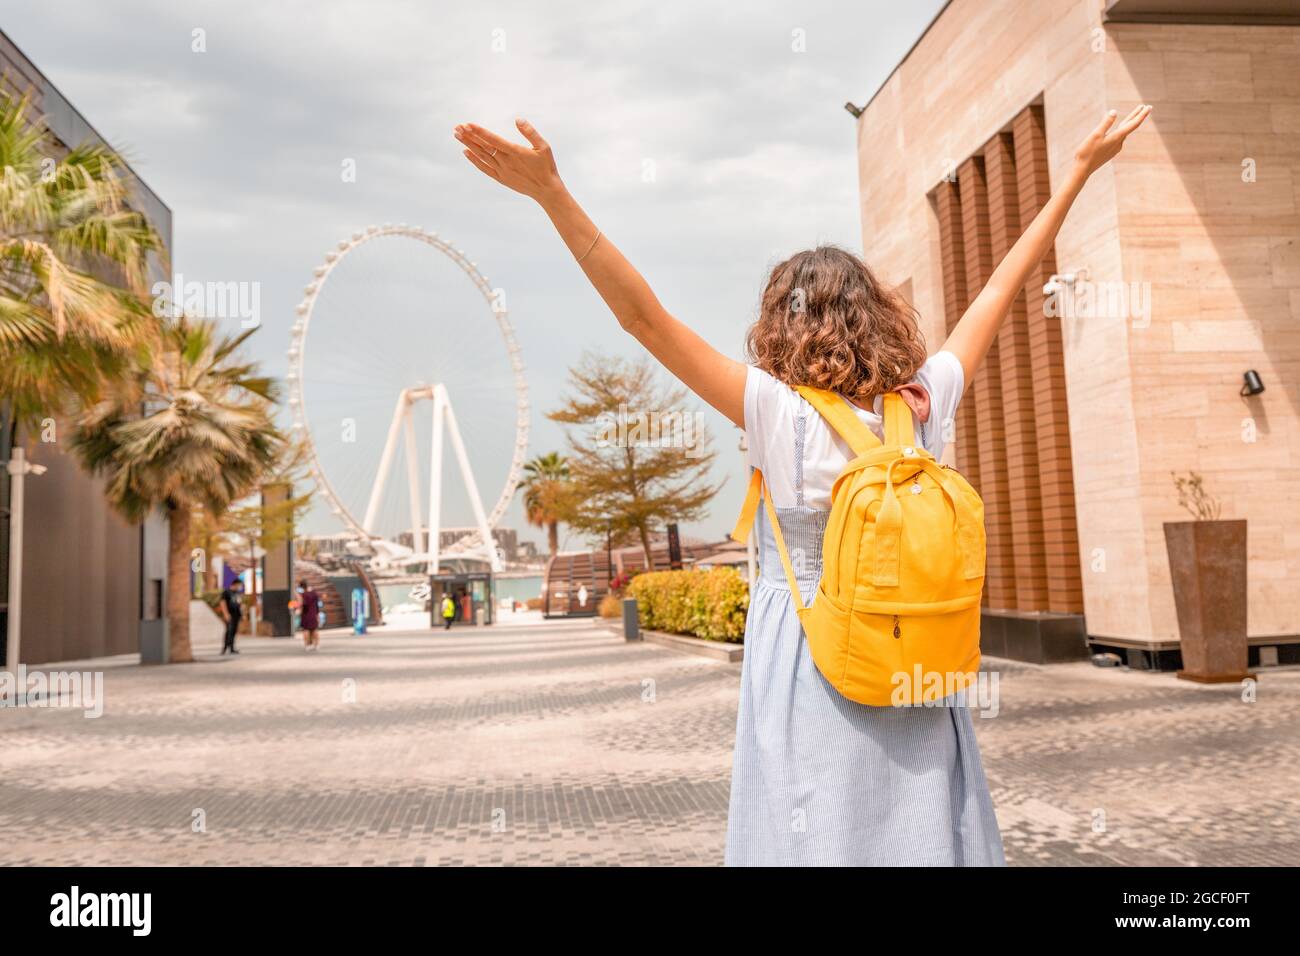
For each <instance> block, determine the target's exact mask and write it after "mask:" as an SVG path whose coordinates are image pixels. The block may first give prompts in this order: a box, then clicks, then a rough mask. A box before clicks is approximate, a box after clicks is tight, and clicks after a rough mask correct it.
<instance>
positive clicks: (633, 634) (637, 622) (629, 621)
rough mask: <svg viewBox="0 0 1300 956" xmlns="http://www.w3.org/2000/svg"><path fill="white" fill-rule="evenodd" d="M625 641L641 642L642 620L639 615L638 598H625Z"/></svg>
mask: <svg viewBox="0 0 1300 956" xmlns="http://www.w3.org/2000/svg"><path fill="white" fill-rule="evenodd" d="M623 639H624V640H627V641H639V640H641V618H640V616H639V615H638V614H637V606H636V598H623Z"/></svg>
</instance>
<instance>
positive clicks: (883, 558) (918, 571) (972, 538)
mask: <svg viewBox="0 0 1300 956" xmlns="http://www.w3.org/2000/svg"><path fill="white" fill-rule="evenodd" d="M798 391H799V394H800V395H802V396H803V397H804V398H805V399H807V401H808V403H809V404H810V405H812V407H813V408H815V409H816V410H817V412H818V413H819V414H821V416H822V417H823V418H825V419H826V421H827V422H828V423H829V424H830V426H831V427H832V428H834V429H835V431H837V432H838V433H839V434H840V436H841V437H843V438H844V440H845V441H846V442H848V444H849V447H850V448H851V449H852V450H853V454H854V458H853V459H852V460H851V461H850V462H849V463H848V464H847V465H845V466H844V470H843V471H842V472H840V475H839V477H838V478H836V479H835V485H834V486H833V488H832V490H831V513H830V517H829V518H828V520H827V523H826V534H825V537H824V538H823V539H822V577H821V583H820V584H819V585H818V588H817V594H816V596H815V597H814V599H813V601H812V603H811V604H809V605H808V606H806V607H805V606H804V603H803V599H802V598H801V597H800V595H799V585H798V582H797V581H796V579H795V573H794V568H793V567H792V566H791V564H790V555H789V553H788V552H787V551H786V548H785V540H784V538H783V537H782V535H781V526H780V524H778V523H777V518H776V510H775V509H774V508H773V506H772V498H771V495H770V494H767V493H765V491H764V486H763V476H762V473H761V472H759V471H758V469H755V470H754V474H753V476H752V477H751V480H750V484H749V493H748V494H747V495H746V498H745V506H744V508H743V509H742V510H741V513H740V520H739V521H738V522H737V523H736V530H735V531H733V532H732V537H733V538H735V539H736V540H737V541H742V542H743V541H745V540H746V539H747V538H748V537H749V532H750V528H751V527H752V526H753V523H754V516H755V515H756V514H757V512H758V502H759V499H760V498H761V499H762V500H763V502H764V505H765V506H766V509H767V517H768V521H769V522H770V523H771V525H772V534H773V536H774V537H775V538H776V545H777V549H778V550H779V551H780V554H781V563H782V565H784V567H785V575H786V579H787V580H788V581H789V582H790V594H791V597H792V598H793V599H794V606H795V610H796V612H797V613H798V615H799V620H800V622H801V623H802V624H803V630H804V634H805V636H806V637H807V640H808V650H809V652H810V653H811V655H812V659H813V662H814V663H815V664H816V665H817V669H818V670H819V671H821V673H822V675H823V676H824V677H825V678H826V680H828V681H829V682H830V683H831V685H832V686H833V687H834V688H835V689H836V690H837V691H839V692H840V693H841V694H843V695H844V696H845V697H847V698H849V699H850V700H855V701H857V702H858V703H860V704H871V705H874V706H885V705H906V704H919V703H925V702H933V701H937V700H940V699H942V698H944V697H947V696H948V695H950V694H952V693H955V692H956V691H959V690H962V689H964V688H966V687H967V686H969V685H970V684H971V683H973V682H974V679H975V674H976V672H977V671H978V670H979V662H980V594H981V592H982V591H983V588H984V503H983V502H982V501H981V500H980V496H979V495H978V494H977V493H976V491H975V489H974V488H972V487H971V486H970V484H969V483H968V482H967V481H966V479H965V478H963V477H962V476H961V475H960V474H958V473H957V472H956V471H954V470H953V469H951V468H949V467H948V466H947V465H941V464H939V463H938V462H937V461H935V459H934V456H933V455H931V454H930V453H929V452H928V451H926V450H925V449H924V448H920V447H917V446H916V445H915V441H916V438H915V435H914V434H913V429H912V411H911V409H910V408H908V406H907V403H906V402H904V401H903V399H902V397H901V396H899V395H897V394H894V393H892V392H891V393H889V394H887V395H885V396H884V402H883V405H884V424H885V429H884V430H885V440H884V442H883V443H882V442H881V441H880V439H878V438H877V437H876V436H875V435H874V434H873V433H872V431H871V429H869V428H867V426H866V425H864V424H863V423H862V421H861V420H860V419H859V418H858V417H857V415H855V414H854V413H853V411H852V410H851V409H850V408H849V406H848V405H847V404H846V403H845V402H844V400H843V399H842V398H840V397H839V396H838V395H836V394H835V393H834V392H828V391H824V390H822V389H816V388H809V387H807V386H800V387H799V389H798Z"/></svg>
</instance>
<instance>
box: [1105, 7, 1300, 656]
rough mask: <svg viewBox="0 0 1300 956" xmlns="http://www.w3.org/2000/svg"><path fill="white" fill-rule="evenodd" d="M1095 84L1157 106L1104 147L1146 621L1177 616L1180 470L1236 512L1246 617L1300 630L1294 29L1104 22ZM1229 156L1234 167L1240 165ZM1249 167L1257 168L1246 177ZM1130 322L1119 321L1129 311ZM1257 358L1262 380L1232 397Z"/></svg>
mask: <svg viewBox="0 0 1300 956" xmlns="http://www.w3.org/2000/svg"><path fill="white" fill-rule="evenodd" d="M1109 32H1110V44H1109V50H1108V52H1107V54H1106V64H1107V65H1106V90H1107V95H1108V97H1110V98H1111V100H1112V101H1113V102H1114V103H1115V104H1116V105H1118V106H1123V105H1125V104H1127V103H1130V102H1133V103H1136V102H1142V101H1145V102H1149V103H1153V104H1154V105H1155V113H1154V114H1153V119H1154V120H1155V124H1154V125H1155V129H1154V134H1155V135H1150V136H1146V137H1142V138H1140V139H1138V140H1137V141H1136V142H1134V143H1133V148H1132V149H1128V148H1126V149H1125V151H1124V153H1122V154H1121V156H1120V158H1119V159H1118V161H1117V162H1116V164H1115V166H1116V168H1115V184H1116V193H1117V198H1118V203H1119V210H1120V245H1121V249H1122V255H1123V268H1124V277H1125V279H1127V280H1128V281H1142V282H1150V283H1151V289H1152V300H1153V307H1152V319H1151V323H1150V327H1149V328H1132V327H1131V328H1130V331H1129V334H1128V337H1129V343H1130V344H1129V348H1130V353H1131V356H1132V375H1133V381H1134V396H1135V399H1136V401H1137V402H1138V403H1139V405H1140V406H1142V407H1144V408H1146V409H1147V414H1149V415H1150V416H1152V421H1151V422H1150V424H1149V425H1148V424H1146V423H1144V425H1143V436H1142V443H1141V446H1140V452H1139V454H1140V455H1141V462H1142V468H1141V479H1142V480H1141V494H1142V503H1143V505H1142V510H1143V515H1144V517H1145V519H1146V524H1145V527H1144V537H1145V545H1146V548H1147V551H1148V554H1149V555H1150V556H1151V559H1150V561H1149V566H1148V573H1147V580H1146V584H1147V585H1148V587H1149V588H1150V591H1151V617H1152V628H1153V632H1154V633H1155V634H1156V635H1157V636H1164V635H1171V636H1172V635H1174V634H1176V632H1177V622H1176V620H1175V615H1174V607H1173V598H1172V593H1171V591H1170V585H1169V569H1168V564H1167V562H1166V561H1165V560H1164V539H1163V531H1162V528H1161V525H1162V522H1164V521H1170V520H1174V521H1176V520H1181V519H1182V518H1183V517H1184V515H1183V513H1182V512H1181V511H1180V510H1179V508H1178V506H1177V504H1176V501H1175V497H1174V494H1173V488H1172V482H1171V479H1170V474H1169V473H1170V471H1174V470H1177V471H1186V470H1188V469H1194V470H1196V471H1199V472H1200V473H1201V474H1202V475H1204V476H1205V482H1206V484H1207V486H1208V487H1209V488H1210V489H1211V490H1212V491H1214V492H1215V493H1217V494H1218V496H1219V497H1220V498H1221V499H1222V503H1223V516H1224V517H1229V518H1245V519H1247V521H1249V551H1248V553H1249V579H1250V602H1249V614H1250V631H1251V633H1252V634H1257V635H1268V634H1295V633H1298V632H1300V468H1298V467H1297V466H1300V414H1298V411H1300V390H1298V388H1297V380H1298V378H1300V375H1298V374H1297V373H1300V27H1235V26H1234V27H1228V26H1222V27H1219V26H1215V27H1208V26H1207V27H1156V26H1148V25H1136V24H1134V25H1127V24H1125V25H1116V26H1115V27H1113V28H1111V30H1110V31H1109ZM1243 164H1245V165H1244V166H1243ZM1251 179H1253V181H1250V180H1251ZM1131 325H1132V324H1131ZM1251 368H1253V369H1256V370H1257V371H1258V372H1259V373H1260V375H1261V376H1262V378H1263V380H1264V385H1265V387H1266V389H1267V390H1266V391H1265V392H1264V394H1263V395H1261V396H1259V397H1257V398H1252V399H1245V398H1241V397H1239V396H1238V394H1237V392H1238V390H1239V387H1240V384H1241V376H1242V373H1243V372H1244V371H1245V370H1246V369H1251Z"/></svg>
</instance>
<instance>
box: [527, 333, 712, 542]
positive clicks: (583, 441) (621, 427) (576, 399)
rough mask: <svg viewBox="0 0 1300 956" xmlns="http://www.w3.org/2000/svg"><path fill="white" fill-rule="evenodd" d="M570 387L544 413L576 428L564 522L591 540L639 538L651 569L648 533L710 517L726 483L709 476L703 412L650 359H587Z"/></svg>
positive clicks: (574, 371) (571, 374)
mask: <svg viewBox="0 0 1300 956" xmlns="http://www.w3.org/2000/svg"><path fill="white" fill-rule="evenodd" d="M569 387H570V390H571V394H569V395H567V396H564V398H563V405H562V406H561V407H560V408H559V409H557V410H556V411H553V412H551V413H550V414H549V415H548V416H547V417H548V418H550V419H551V420H552V421H554V422H559V423H561V424H564V425H567V426H570V427H569V428H567V429H566V432H567V437H568V444H569V449H570V451H569V455H568V465H569V483H568V487H567V489H566V493H565V494H564V496H563V499H562V501H561V502H560V503H559V509H558V510H559V512H560V515H561V520H563V521H564V523H565V524H567V525H569V526H570V527H572V528H573V529H574V530H576V531H577V532H579V533H580V534H585V535H586V536H587V537H589V538H591V539H593V540H594V539H601V540H604V536H605V534H606V533H607V532H612V533H613V536H614V538H615V540H637V541H639V542H640V544H641V548H642V550H643V551H644V552H645V557H646V564H647V566H652V564H651V553H650V536H651V534H652V533H653V532H655V531H657V530H659V529H660V528H662V527H664V526H665V525H667V524H669V523H670V522H686V521H697V520H699V519H701V518H703V517H704V516H705V514H706V513H707V512H706V506H707V505H708V503H709V501H710V500H712V498H713V496H714V495H715V494H717V492H718V489H719V488H720V487H721V485H720V484H714V483H712V482H711V481H710V480H709V476H708V472H709V467H710V465H711V464H712V462H713V457H714V454H715V453H714V451H713V450H712V448H711V444H712V438H711V436H710V435H709V432H708V430H707V428H706V427H705V426H704V424H703V422H702V416H701V415H700V414H699V413H698V412H697V411H695V410H692V409H688V408H687V407H686V405H685V400H686V391H685V389H682V388H679V387H673V386H664V385H662V384H661V383H660V382H659V381H658V380H657V378H656V375H655V372H654V370H653V369H652V368H651V367H650V365H649V364H648V363H646V362H645V361H639V362H629V361H625V360H623V359H618V358H611V357H608V356H602V355H596V354H587V355H584V356H583V358H582V359H581V360H580V362H579V364H578V365H577V366H575V367H574V368H572V369H570V370H569Z"/></svg>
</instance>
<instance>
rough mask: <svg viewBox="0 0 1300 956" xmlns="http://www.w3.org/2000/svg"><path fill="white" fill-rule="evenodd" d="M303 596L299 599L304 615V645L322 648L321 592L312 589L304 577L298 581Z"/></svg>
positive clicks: (305, 647)
mask: <svg viewBox="0 0 1300 956" xmlns="http://www.w3.org/2000/svg"><path fill="white" fill-rule="evenodd" d="M298 588H299V592H300V593H301V595H302V596H301V597H300V598H299V599H298V600H299V601H300V602H301V603H300V605H299V606H300V608H301V611H300V613H301V615H302V646H303V648H304V649H305V650H309V651H310V650H312V649H313V648H314V649H315V650H320V630H319V628H320V594H319V593H318V592H316V591H313V590H312V589H311V585H310V584H308V583H307V581H306V580H305V579H304V580H302V581H299V582H298Z"/></svg>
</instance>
